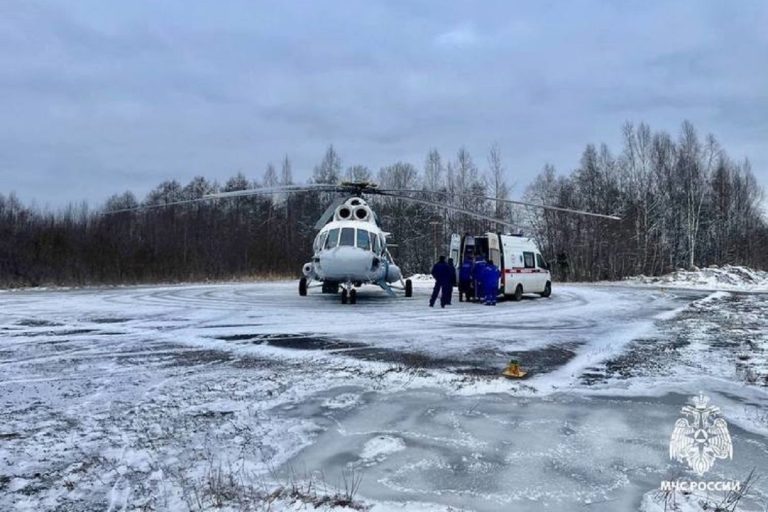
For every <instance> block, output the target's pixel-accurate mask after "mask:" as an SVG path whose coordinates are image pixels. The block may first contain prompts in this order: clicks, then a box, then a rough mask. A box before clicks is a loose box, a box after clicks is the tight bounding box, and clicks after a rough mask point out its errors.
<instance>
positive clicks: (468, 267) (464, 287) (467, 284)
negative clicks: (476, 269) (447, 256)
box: [459, 255, 475, 302]
mask: <svg viewBox="0 0 768 512" xmlns="http://www.w3.org/2000/svg"><path fill="white" fill-rule="evenodd" d="M474 263H475V262H474V258H472V256H471V255H469V256H466V257H465V258H464V263H462V264H461V268H459V302H461V301H462V300H463V297H466V299H467V301H469V300H471V299H472V289H473V286H472V265H474Z"/></svg>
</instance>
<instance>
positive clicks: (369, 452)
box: [360, 436, 405, 459]
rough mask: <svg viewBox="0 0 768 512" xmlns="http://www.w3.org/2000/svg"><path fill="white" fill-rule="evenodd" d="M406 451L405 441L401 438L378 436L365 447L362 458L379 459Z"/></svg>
mask: <svg viewBox="0 0 768 512" xmlns="http://www.w3.org/2000/svg"><path fill="white" fill-rule="evenodd" d="M402 450H405V441H403V440H402V439H401V438H399V437H393V436H376V437H374V438H373V439H371V440H369V441H367V442H366V443H365V444H364V445H363V450H362V452H361V453H360V457H362V458H363V459H378V458H381V457H384V456H386V455H389V454H390V453H396V452H399V451H402Z"/></svg>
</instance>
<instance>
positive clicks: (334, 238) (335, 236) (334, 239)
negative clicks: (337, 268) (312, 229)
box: [325, 228, 339, 249]
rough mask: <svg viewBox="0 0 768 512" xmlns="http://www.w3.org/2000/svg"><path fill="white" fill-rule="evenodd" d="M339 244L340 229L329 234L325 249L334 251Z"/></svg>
mask: <svg viewBox="0 0 768 512" xmlns="http://www.w3.org/2000/svg"><path fill="white" fill-rule="evenodd" d="M338 243H339V228H336V229H332V230H330V231H329V232H328V238H326V240H325V248H326V249H333V248H334V247H336V244H338Z"/></svg>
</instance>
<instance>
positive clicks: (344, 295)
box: [341, 288, 347, 304]
mask: <svg viewBox="0 0 768 512" xmlns="http://www.w3.org/2000/svg"><path fill="white" fill-rule="evenodd" d="M341 303H342V304H346V303H347V289H346V288H344V289H343V290H341Z"/></svg>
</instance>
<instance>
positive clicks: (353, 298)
mask: <svg viewBox="0 0 768 512" xmlns="http://www.w3.org/2000/svg"><path fill="white" fill-rule="evenodd" d="M349 303H350V304H357V290H349Z"/></svg>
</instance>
